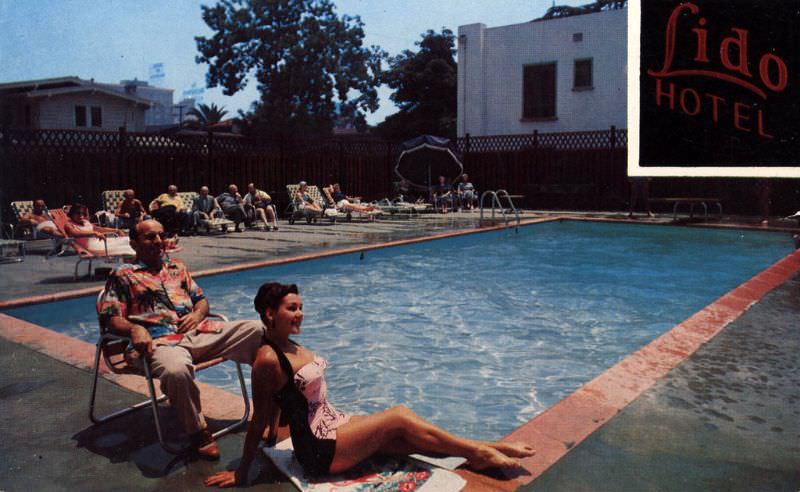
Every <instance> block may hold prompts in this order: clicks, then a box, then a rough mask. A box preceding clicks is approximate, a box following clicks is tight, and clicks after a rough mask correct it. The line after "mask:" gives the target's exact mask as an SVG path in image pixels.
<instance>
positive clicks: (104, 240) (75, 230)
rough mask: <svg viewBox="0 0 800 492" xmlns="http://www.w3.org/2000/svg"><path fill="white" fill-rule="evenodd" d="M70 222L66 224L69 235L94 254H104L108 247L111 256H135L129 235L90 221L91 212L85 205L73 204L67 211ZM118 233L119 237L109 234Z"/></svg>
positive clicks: (65, 228)
mask: <svg viewBox="0 0 800 492" xmlns="http://www.w3.org/2000/svg"><path fill="white" fill-rule="evenodd" d="M67 216H68V217H69V222H67V223H66V225H65V226H64V232H66V233H67V236H68V237H73V238H75V242H77V243H78V244H80V245H81V246H82V247H84V248H85V249H87V250H89V252H91V253H92V254H94V255H97V256H104V255H105V254H106V247H108V254H109V255H110V256H123V255H130V256H135V255H136V252H135V251H134V250H133V248H131V245H130V241H129V240H128V237H127V236H125V235H124V234H123V233H122V231H119V230H118V229H109V228H107V227H97V226H95V225H94V224H92V223H91V222H89V219H88V217H89V212H88V209H87V208H86V206H85V205H82V204H80V203H75V204H73V205H72V206H71V207H70V208H69V211H68V212H67ZM109 234H117V235H118V236H117V237H113V236H109Z"/></svg>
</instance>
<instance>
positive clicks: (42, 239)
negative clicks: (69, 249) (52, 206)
mask: <svg viewBox="0 0 800 492" xmlns="http://www.w3.org/2000/svg"><path fill="white" fill-rule="evenodd" d="M11 210H12V211H13V212H14V217H15V218H16V220H17V224H16V225H14V224H8V227H9V230H10V234H9V238H10V239H22V240H25V241H26V245H25V250H26V251H31V250H32V249H34V248H36V247H37V246H41V247H42V251H43V250H44V248H45V247H46V248H47V256H50V255H53V254H58V253H61V252H62V251H63V248H62V247H63V243H64V238H61V237H51V236H49V235H47V234H43V233H41V232H39V231H37V230H36V228H35V227H31V226H30V225H29V224H22V223H21V221H22V217H24V216H25V215H27V214H29V213H31V212H32V211H33V200H22V201H16V202H11ZM45 210H47V212H48V213H50V210H49V209H45Z"/></svg>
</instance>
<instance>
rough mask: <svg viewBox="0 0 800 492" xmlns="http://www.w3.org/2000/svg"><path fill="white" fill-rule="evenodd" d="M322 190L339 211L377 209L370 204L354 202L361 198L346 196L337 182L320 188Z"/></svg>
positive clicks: (372, 210) (371, 210) (363, 211)
mask: <svg viewBox="0 0 800 492" xmlns="http://www.w3.org/2000/svg"><path fill="white" fill-rule="evenodd" d="M322 191H323V192H324V193H325V197H327V198H328V201H329V202H331V203H333V204H335V205H336V208H337V209H339V210H341V211H344V212H361V213H365V214H366V213H370V212H374V211H376V210H377V208H375V207H372V206H370V205H362V204H360V203H356V202H358V201H360V200H361V198H360V197H355V196H347V195H346V194H345V193H344V192H342V188H341V187H340V186H339V183H333V184H332V185H330V186H327V187H325V188H322Z"/></svg>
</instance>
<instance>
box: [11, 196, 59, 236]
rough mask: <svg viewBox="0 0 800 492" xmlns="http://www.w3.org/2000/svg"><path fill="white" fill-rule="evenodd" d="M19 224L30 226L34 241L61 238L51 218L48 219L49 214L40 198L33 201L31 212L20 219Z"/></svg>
mask: <svg viewBox="0 0 800 492" xmlns="http://www.w3.org/2000/svg"><path fill="white" fill-rule="evenodd" d="M19 223H20V224H23V225H28V226H30V228H31V230H32V231H33V238H34V239H38V238H39V237H48V238H53V237H62V236H61V233H60V232H58V227H56V224H55V223H54V222H53V218H52V217H50V212H48V211H47V205H45V203H44V200H42V199H41V198H40V199H37V200H34V201H33V210H32V211H30V212H29V213H27V214H25V215H23V216H22V217H20V219H19Z"/></svg>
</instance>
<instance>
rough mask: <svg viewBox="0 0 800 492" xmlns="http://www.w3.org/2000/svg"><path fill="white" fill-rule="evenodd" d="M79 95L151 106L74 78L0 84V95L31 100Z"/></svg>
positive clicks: (105, 85)
mask: <svg viewBox="0 0 800 492" xmlns="http://www.w3.org/2000/svg"><path fill="white" fill-rule="evenodd" d="M80 93H91V94H104V95H107V96H110V97H115V98H119V99H124V100H126V101H130V102H133V103H135V104H138V105H141V106H147V107H148V108H149V107H150V106H151V105H152V103H151V102H150V101H148V100H146V99H142V98H140V97H136V96H134V95H132V94H126V93H124V92H119V91H116V90H114V89H113V88H111V86H109V85H108V84H101V83H96V82H95V81H94V80H84V79H81V78H79V77H74V76H72V77H56V78H51V79H39V80H27V81H21V82H9V83H6V84H0V95H6V96H10V95H17V96H23V97H28V98H31V99H38V98H45V97H53V96H62V95H67V94H80Z"/></svg>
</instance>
